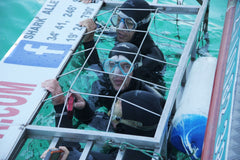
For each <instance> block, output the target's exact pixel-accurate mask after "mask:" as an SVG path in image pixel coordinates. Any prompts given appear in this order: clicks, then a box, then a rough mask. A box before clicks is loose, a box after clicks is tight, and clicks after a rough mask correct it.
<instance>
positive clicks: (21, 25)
mask: <svg viewBox="0 0 240 160" xmlns="http://www.w3.org/2000/svg"><path fill="white" fill-rule="evenodd" d="M44 2H45V0H22V1H19V0H8V1H4V0H0V20H1V23H0V59H2V57H3V56H4V55H5V54H6V53H7V51H8V50H9V49H10V47H11V46H12V45H13V44H14V43H15V41H16V40H17V39H18V37H19V36H20V35H21V33H22V32H23V31H24V29H25V28H26V27H27V26H28V24H29V23H30V22H31V20H32V19H33V17H34V16H35V15H36V14H37V13H38V11H39V9H40V8H41V6H42V4H43V3H44ZM150 2H151V1H150ZM161 3H162V4H176V3H177V2H176V1H174V0H171V1H169V0H162V1H161ZM184 3H185V4H189V5H197V3H196V2H194V1H193V0H186V1H184ZM226 8H227V1H218V0H211V1H210V13H209V15H210V16H209V22H208V23H209V24H208V31H209V40H210V42H209V46H208V52H209V53H205V54H210V55H212V56H214V57H217V56H218V51H219V47H220V41H221V36H222V29H223V23H224V17H225V12H226ZM160 18H162V19H164V18H166V17H160ZM184 18H189V17H184ZM193 19H194V18H193ZM156 23H157V26H161V29H159V34H162V35H166V36H167V37H172V38H176V37H177V38H176V39H178V40H182V41H186V38H187V36H188V34H189V32H190V29H191V27H190V26H189V25H187V24H184V23H179V24H176V22H175V21H160V22H156ZM154 27H155V28H154ZM153 29H156V26H154V25H153ZM109 38H110V40H109ZM153 38H154V40H155V41H156V43H157V44H158V45H159V47H160V48H161V50H162V51H163V53H164V55H165V58H166V60H167V62H169V63H177V62H178V59H179V57H180V56H179V53H181V51H182V49H183V46H182V45H180V44H178V43H173V42H171V41H168V40H166V39H162V38H159V37H153ZM112 40H113V38H112V37H111V36H110V37H109V36H108V37H106V39H104V38H103V39H102V41H103V42H104V43H103V46H101V47H102V48H104V47H107V48H111V47H112V46H113V44H112V43H111V41H112ZM109 45H110V46H111V47H109ZM102 55H103V56H104V54H102ZM79 58H80V60H79ZM81 58H82V57H81V56H80V57H78V61H74V60H73V61H71V63H70V64H69V65H68V66H67V68H66V72H67V71H69V70H71V69H73V68H75V67H78V66H79V62H80V63H83V61H84V59H83V58H82V59H81ZM174 71H175V70H174V68H171V67H169V68H167V72H166V74H165V77H164V78H165V80H166V82H167V86H169V85H170V83H171V79H172V77H173V74H174ZM85 74H92V73H85ZM72 76H73V75H68V76H65V77H63V78H60V82H62V83H65V84H67V85H64V86H63V90H67V88H68V87H69V85H70V84H71V81H72V79H71V77H72ZM89 77H90V78H89ZM91 77H92V78H91ZM95 78H96V77H95V75H94V74H92V75H90V76H89V75H88V76H85V78H82V79H81V81H78V85H79V86H81V88H77V89H80V90H82V91H85V90H87V89H88V88H90V84H91V83H92V82H93V80H94V79H95ZM86 82H88V83H86ZM89 82H90V83H89ZM86 84H88V85H86ZM33 124H35V125H46V126H54V125H55V124H54V111H53V106H52V104H51V102H50V101H47V102H46V104H45V105H44V106H43V108H42V109H41V111H40V113H39V114H38V116H37V117H36V118H35V120H34V122H33ZM48 146H49V141H47V140H41V141H39V140H34V139H28V140H27V142H26V144H25V145H24V147H23V149H22V150H21V152H20V154H19V155H18V157H17V159H19V160H21V159H31V160H34V159H40V158H39V156H40V155H41V154H42V152H43V151H44V150H45V149H47V148H48Z"/></svg>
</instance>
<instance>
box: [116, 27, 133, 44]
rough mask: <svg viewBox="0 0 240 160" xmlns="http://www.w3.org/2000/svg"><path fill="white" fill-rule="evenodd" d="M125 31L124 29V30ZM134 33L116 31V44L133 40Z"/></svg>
mask: <svg viewBox="0 0 240 160" xmlns="http://www.w3.org/2000/svg"><path fill="white" fill-rule="evenodd" d="M124 29H126V28H124ZM134 33H135V32H134V31H125V30H120V29H117V41H118V42H130V41H131V39H132V38H133V35H134Z"/></svg>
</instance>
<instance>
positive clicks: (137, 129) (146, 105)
mask: <svg viewBox="0 0 240 160" xmlns="http://www.w3.org/2000/svg"><path fill="white" fill-rule="evenodd" d="M163 106H164V104H163V103H162V100H161V98H160V97H159V96H158V95H154V94H152V93H150V92H147V91H141V90H132V91H128V92H124V93H123V94H121V96H120V98H118V99H117V101H116V103H115V104H114V108H113V112H111V111H109V114H108V117H104V118H103V117H102V118H101V117H99V116H95V117H94V118H93V121H92V122H91V123H89V126H90V127H92V128H95V129H97V130H102V131H105V130H106V129H107V126H108V123H109V120H110V113H112V116H111V117H112V118H111V127H112V131H114V132H116V133H122V134H130V135H139V136H147V137H154V134H155V131H156V128H157V125H158V123H159V120H160V115H161V113H162V108H163ZM99 125H101V126H105V127H104V128H99ZM126 145H128V144H126ZM129 146H130V145H129ZM117 147H120V146H117ZM59 148H60V149H63V150H64V153H65V156H64V159H62V160H65V159H66V158H67V159H69V160H74V159H79V158H80V156H81V152H79V151H76V150H74V151H70V152H69V151H68V150H67V148H66V147H62V146H60V147H59ZM129 148H131V147H129ZM147 151H148V152H147ZM144 153H148V154H149V155H146V154H144ZM116 154H117V150H116V146H112V145H111V144H109V143H106V144H105V145H103V146H102V150H101V151H99V152H96V151H93V150H92V151H91V152H90V155H89V156H88V158H87V160H103V159H107V160H113V159H115V158H116ZM45 155H46V152H45V153H44V154H43V155H42V157H41V158H44V156H45ZM152 156H153V155H152V153H151V152H150V153H149V150H144V149H140V148H138V150H136V148H132V149H127V150H126V151H125V154H124V157H123V160H129V159H131V160H139V159H141V160H150V159H151V158H152Z"/></svg>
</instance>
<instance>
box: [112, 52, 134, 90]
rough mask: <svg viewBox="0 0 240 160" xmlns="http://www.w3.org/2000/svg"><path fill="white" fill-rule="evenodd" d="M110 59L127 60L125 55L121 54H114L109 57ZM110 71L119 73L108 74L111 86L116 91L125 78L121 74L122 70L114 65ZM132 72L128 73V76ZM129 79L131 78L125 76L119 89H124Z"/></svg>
mask: <svg viewBox="0 0 240 160" xmlns="http://www.w3.org/2000/svg"><path fill="white" fill-rule="evenodd" d="M110 59H112V60H113V61H118V62H120V61H123V60H127V61H129V60H128V59H127V58H126V57H125V56H122V55H118V56H117V55H115V56H113V57H111V58H110ZM112 73H114V74H119V75H114V74H109V79H110V81H111V83H112V86H113V88H114V89H115V90H116V91H118V90H119V89H120V87H121V85H122V83H123V81H124V79H125V76H121V75H123V73H122V71H121V70H120V68H119V67H115V68H114V69H113V71H112ZM132 74H133V73H132V72H131V73H129V75H130V76H132ZM130 81H131V78H130V77H127V79H126V81H125V83H124V84H123V86H122V88H121V90H125V89H126V88H127V87H128V86H129V84H130Z"/></svg>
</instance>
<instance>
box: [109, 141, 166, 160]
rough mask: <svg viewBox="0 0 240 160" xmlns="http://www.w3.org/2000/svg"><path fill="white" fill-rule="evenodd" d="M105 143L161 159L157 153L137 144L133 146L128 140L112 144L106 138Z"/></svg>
mask: <svg viewBox="0 0 240 160" xmlns="http://www.w3.org/2000/svg"><path fill="white" fill-rule="evenodd" d="M106 144H108V145H109V146H111V147H113V148H119V149H120V150H127V149H129V150H134V151H139V152H142V153H143V154H145V155H147V156H149V157H151V158H153V159H156V160H158V159H159V158H160V159H161V160H163V158H162V156H161V155H160V154H159V153H157V152H154V151H151V150H146V149H140V148H138V147H137V146H135V145H133V144H130V143H128V142H123V143H122V144H120V145H117V144H112V142H111V141H110V140H108V141H107V142H106Z"/></svg>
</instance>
